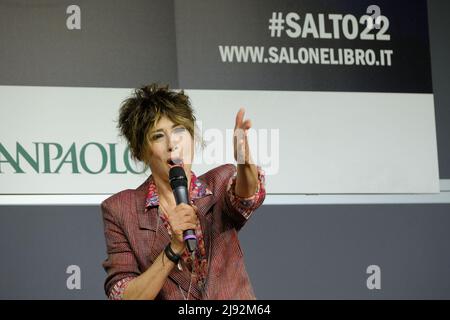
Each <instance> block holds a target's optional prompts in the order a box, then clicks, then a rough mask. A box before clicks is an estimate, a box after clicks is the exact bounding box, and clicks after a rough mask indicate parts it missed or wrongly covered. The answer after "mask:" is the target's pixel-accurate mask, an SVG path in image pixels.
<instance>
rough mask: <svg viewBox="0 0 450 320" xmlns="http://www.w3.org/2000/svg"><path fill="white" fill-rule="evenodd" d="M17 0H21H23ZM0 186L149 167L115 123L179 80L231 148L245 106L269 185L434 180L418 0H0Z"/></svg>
mask: <svg viewBox="0 0 450 320" xmlns="http://www.w3.org/2000/svg"><path fill="white" fill-rule="evenodd" d="M25 4H27V5H25ZM1 9H2V10H1V12H0V21H1V22H0V26H1V28H0V37H1V39H2V43H3V44H2V49H1V51H0V70H1V72H0V85H1V86H0V108H1V117H0V176H1V179H2V183H1V184H0V193H1V194H3V195H8V194H9V195H11V194H15V195H18V194H91V195H96V194H97V195H98V194H100V195H108V194H112V193H115V192H117V191H120V190H122V189H126V188H135V187H136V186H137V185H139V184H140V183H141V182H142V181H143V180H144V179H145V177H146V176H147V175H148V174H149V172H142V167H141V166H140V165H139V164H138V163H134V162H133V161H131V159H130V155H129V152H128V149H127V148H126V145H125V143H124V141H123V140H121V139H119V137H118V135H117V133H118V132H117V129H116V125H117V123H116V122H115V121H116V120H117V116H118V109H119V106H120V103H121V101H122V100H123V99H125V98H126V97H128V96H129V95H130V94H131V92H132V90H131V88H134V87H137V86H140V85H143V84H148V83H151V82H155V81H157V82H160V83H163V84H164V83H167V84H169V85H170V86H171V87H172V88H183V89H186V92H187V93H188V94H189V96H190V97H191V100H192V104H193V107H194V109H195V110H196V113H197V118H198V119H199V124H200V128H201V133H203V135H204V139H205V140H206V142H207V143H208V144H207V147H206V148H205V149H204V150H197V151H198V152H197V158H196V160H195V166H194V170H195V171H196V172H197V173H202V172H205V171H206V170H208V169H209V168H212V167H215V166H217V165H219V164H222V163H225V162H233V157H232V144H231V142H232V140H231V132H232V129H233V126H234V117H235V114H236V112H237V110H238V109H239V108H240V107H245V108H246V110H247V116H248V117H249V118H251V119H252V121H253V123H254V128H253V130H252V131H251V132H250V136H251V148H252V151H253V155H254V158H255V160H256V161H257V162H258V164H260V165H261V166H262V167H263V168H264V169H265V171H266V174H267V178H268V182H269V183H268V185H267V190H268V192H269V193H270V194H344V193H352V194H356V193H363V194H368V193H438V192H439V172H438V160H437V144H436V133H435V132H436V129H435V117H434V102H433V90H432V82H431V68H430V50H429V40H428V20H427V5H426V1H424V0H422V1H420V0H417V1H406V0H404V1H395V2H392V1H378V2H377V4H376V5H372V2H370V1H361V0H352V1H350V0H347V1H332V0H330V1H313V0H302V1H285V2H281V3H280V2H279V1H274V0H272V1H269V0H265V1H237V0H232V1H218V0H212V1H199V0H191V1H165V0H163V1H130V2H126V3H125V2H111V1H78V2H69V1H55V2H48V1H35V2H33V5H30V4H28V3H27V2H11V1H2V2H1Z"/></svg>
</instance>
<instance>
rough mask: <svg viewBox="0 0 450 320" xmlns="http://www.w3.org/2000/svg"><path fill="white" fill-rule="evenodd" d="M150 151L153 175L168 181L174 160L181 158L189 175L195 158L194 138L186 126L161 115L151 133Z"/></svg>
mask: <svg viewBox="0 0 450 320" xmlns="http://www.w3.org/2000/svg"><path fill="white" fill-rule="evenodd" d="M148 152H149V155H148V156H149V164H150V169H151V171H152V174H153V175H157V176H158V177H159V178H160V179H162V180H165V181H167V182H168V181H169V170H170V168H171V167H172V166H173V165H174V164H175V163H174V160H175V162H176V161H177V160H181V161H182V165H183V167H184V170H185V172H186V176H187V177H189V174H190V172H191V167H192V159H193V158H194V139H193V138H192V136H191V134H190V133H189V131H188V130H187V129H186V128H185V127H184V126H182V125H178V124H175V123H174V122H172V120H170V119H169V118H167V117H166V116H163V117H161V119H159V121H158V122H157V123H156V125H155V127H154V128H153V129H152V130H151V131H150V133H149V145H148Z"/></svg>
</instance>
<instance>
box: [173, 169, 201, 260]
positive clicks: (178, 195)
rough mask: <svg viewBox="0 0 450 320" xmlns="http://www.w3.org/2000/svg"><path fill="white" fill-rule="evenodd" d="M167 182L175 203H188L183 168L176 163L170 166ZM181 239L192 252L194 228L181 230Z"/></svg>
mask: <svg viewBox="0 0 450 320" xmlns="http://www.w3.org/2000/svg"><path fill="white" fill-rule="evenodd" d="M169 182H170V187H171V188H172V191H173V195H174V196H175V202H176V204H177V205H179V204H180V203H186V204H189V193H188V188H187V178H186V173H185V172H184V169H183V167H182V166H180V165H176V166H173V167H171V168H170V171H169ZM183 239H184V241H185V243H186V245H187V247H188V250H189V252H191V253H192V252H194V251H195V249H196V248H197V237H196V236H195V230H192V229H188V230H184V231H183Z"/></svg>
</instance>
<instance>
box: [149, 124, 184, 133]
mask: <svg viewBox="0 0 450 320" xmlns="http://www.w3.org/2000/svg"><path fill="white" fill-rule="evenodd" d="M179 125H180V124H177V123H174V124H173V125H172V129H173V128H175V127H177V126H179ZM160 131H164V129H158V130H154V131H152V132H151V133H155V132H160Z"/></svg>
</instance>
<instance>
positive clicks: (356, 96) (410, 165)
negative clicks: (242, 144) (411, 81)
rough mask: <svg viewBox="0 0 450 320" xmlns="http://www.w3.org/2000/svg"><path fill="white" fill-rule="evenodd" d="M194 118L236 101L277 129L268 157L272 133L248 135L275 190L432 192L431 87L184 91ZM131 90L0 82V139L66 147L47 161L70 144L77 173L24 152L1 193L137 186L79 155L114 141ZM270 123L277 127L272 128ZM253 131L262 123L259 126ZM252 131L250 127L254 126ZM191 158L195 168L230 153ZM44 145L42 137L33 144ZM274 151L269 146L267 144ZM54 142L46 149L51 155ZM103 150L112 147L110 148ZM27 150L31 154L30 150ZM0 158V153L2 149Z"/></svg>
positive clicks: (214, 119)
mask: <svg viewBox="0 0 450 320" xmlns="http://www.w3.org/2000/svg"><path fill="white" fill-rule="evenodd" d="M186 92H187V93H188V94H189V95H190V96H191V99H192V101H193V106H194V108H195V109H196V111H197V115H198V119H199V120H201V126H202V129H203V132H206V133H208V132H211V131H210V130H209V129H211V128H218V129H220V130H221V131H220V132H222V133H223V136H224V137H225V136H226V134H225V130H226V129H227V128H228V129H229V130H230V131H229V132H230V133H231V129H232V128H233V126H234V117H235V113H236V112H237V110H238V108H239V107H241V106H244V107H246V109H247V116H248V117H249V118H251V119H252V120H253V123H254V128H255V129H258V130H260V129H262V130H266V129H267V130H268V131H269V133H270V132H271V130H272V132H276V130H278V133H279V145H278V147H279V154H272V158H271V159H270V161H271V162H270V163H269V162H266V160H267V159H264V158H263V157H261V148H259V149H258V147H259V146H265V145H267V143H269V142H270V143H271V147H272V148H273V147H274V146H276V144H274V141H268V140H266V139H261V136H260V135H256V137H257V138H259V145H258V143H254V144H253V143H252V151H253V153H254V157H255V158H257V159H258V163H260V164H262V165H263V167H264V168H265V169H266V171H267V173H268V175H267V191H268V192H269V193H272V194H319V193H325V194H339V193H351V194H356V193H434V192H439V178H438V176H439V175H438V163H437V150H436V136H435V123H434V106H433V96H432V95H431V94H392V93H389V94H384V93H339V92H281V91H221V90H187V91H186ZM130 93H131V89H107V88H63V87H16V86H0V112H1V117H0V142H1V143H2V144H3V145H4V146H5V147H6V148H7V150H8V152H9V153H10V154H11V155H12V156H13V157H14V158H15V156H16V155H15V152H16V145H15V144H16V142H19V143H20V144H21V145H22V146H24V148H26V150H27V151H28V152H29V153H30V154H32V155H33V153H34V145H33V142H46V143H50V142H55V143H59V144H61V145H62V146H63V152H62V155H61V157H60V158H59V160H53V159H50V160H49V161H50V165H51V167H52V170H55V169H56V167H57V166H58V165H59V164H60V162H61V159H62V157H63V156H64V155H65V154H66V153H67V151H68V149H69V147H70V146H71V144H72V143H74V142H75V143H76V148H75V150H76V157H78V165H79V169H80V172H81V173H79V174H72V172H71V165H70V164H69V163H66V164H64V165H63V167H62V168H61V172H60V173H59V174H49V173H42V172H43V170H44V162H45V161H44V159H43V154H42V151H39V155H40V159H39V160H40V161H39V166H40V168H39V173H35V172H34V170H33V169H32V168H31V166H29V165H28V164H26V163H25V162H24V160H23V159H21V167H22V168H23V169H24V171H26V173H13V170H12V167H11V166H10V165H9V164H7V163H4V162H3V163H0V169H1V171H2V173H1V174H0V179H1V181H2V183H1V184H0V193H3V194H35V193H36V194H65V193H69V194H70V193H83V194H105V193H107V194H110V193H115V192H117V191H119V190H122V189H126V188H135V187H136V186H138V185H139V184H140V183H141V182H142V181H143V180H144V179H145V178H146V176H145V174H143V175H140V176H137V175H133V174H109V173H108V172H109V168H110V164H111V163H110V154H108V155H107V157H108V158H107V160H108V163H107V167H106V169H105V170H104V171H102V172H101V173H99V174H89V173H87V172H86V171H85V170H82V168H81V167H80V163H79V160H80V159H79V157H80V153H81V148H82V147H83V146H85V145H86V144H87V143H90V142H95V143H99V144H101V145H102V146H103V147H104V148H105V149H106V150H107V148H108V143H116V142H118V141H119V140H118V137H117V135H118V132H117V129H116V124H117V123H116V122H114V121H115V120H116V119H117V115H118V108H119V105H120V102H121V101H122V100H123V99H124V98H126V97H127V96H128V95H129V94H130ZM274 130H275V131H274ZM258 132H260V131H258ZM252 134H253V133H252ZM224 139H225V140H224V142H228V147H227V151H228V152H227V153H226V154H227V155H228V158H226V157H224V158H220V159H218V161H217V163H215V164H214V163H213V164H211V165H206V164H204V163H203V164H196V165H195V166H194V170H195V171H196V172H197V173H198V174H200V173H202V172H204V171H205V170H207V169H208V168H210V167H214V166H216V165H218V164H221V163H224V162H229V161H231V160H232V153H231V150H232V145H231V137H228V139H226V138H224ZM40 147H41V148H42V145H41V146H40ZM118 149H119V150H118V152H117V161H118V163H117V169H118V170H124V168H125V167H124V163H123V160H122V156H123V149H124V144H123V143H121V145H120V146H118ZM87 150H90V152H87V153H86V158H87V160H86V162H87V163H89V165H90V166H91V169H94V170H95V169H98V168H100V164H101V161H100V158H101V157H100V153H99V152H98V151H95V147H92V146H91V149H89V148H88V149H87ZM272 150H276V148H275V149H272ZM54 151H55V150H53V153H52V156H55V153H54ZM108 152H109V151H108ZM33 156H34V155H33ZM0 160H4V159H3V157H2V156H1V155H0Z"/></svg>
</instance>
